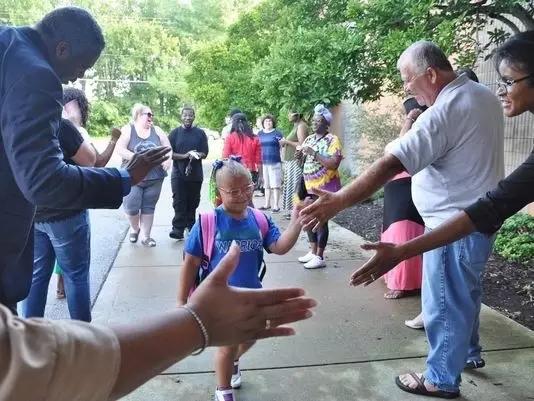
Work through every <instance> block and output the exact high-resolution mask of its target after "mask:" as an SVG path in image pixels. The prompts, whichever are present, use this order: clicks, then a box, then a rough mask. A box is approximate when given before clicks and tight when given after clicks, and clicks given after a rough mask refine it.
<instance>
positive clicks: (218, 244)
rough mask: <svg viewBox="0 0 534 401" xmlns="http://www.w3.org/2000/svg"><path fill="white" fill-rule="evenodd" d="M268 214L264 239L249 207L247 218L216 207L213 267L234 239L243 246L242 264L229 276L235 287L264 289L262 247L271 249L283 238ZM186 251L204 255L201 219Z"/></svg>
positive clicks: (195, 254) (188, 239)
mask: <svg viewBox="0 0 534 401" xmlns="http://www.w3.org/2000/svg"><path fill="white" fill-rule="evenodd" d="M266 217H267V222H268V224H269V229H268V230H267V234H266V235H265V238H263V241H262V238H261V233H260V228H259V225H258V223H256V219H255V217H254V213H253V212H252V210H250V209H248V215H247V217H246V218H244V219H241V220H238V219H235V218H233V217H231V216H229V215H227V214H226V212H225V211H224V209H223V208H222V206H220V207H218V208H216V209H215V220H216V225H217V229H216V233H215V241H214V243H213V251H212V254H211V261H210V270H212V269H213V268H215V267H216V266H217V265H218V264H219V262H220V260H221V259H222V258H223V257H224V255H226V254H227V253H228V249H230V245H231V244H232V241H234V240H235V241H236V242H237V243H238V244H239V246H240V247H241V255H240V258H239V264H238V266H237V268H236V269H235V271H234V273H233V274H232V275H231V276H230V279H229V280H228V284H229V285H232V286H234V287H244V288H261V282H260V279H259V277H258V272H259V268H260V267H261V263H262V261H263V249H264V248H265V250H267V252H269V247H270V246H271V245H272V244H273V243H274V242H276V241H277V240H278V238H280V235H281V234H280V230H279V229H278V227H276V225H275V224H274V223H273V221H272V220H271V218H270V217H268V216H266ZM185 252H187V253H188V254H190V255H193V256H196V257H198V258H202V257H203V255H204V252H203V249H202V233H201V230H200V223H199V220H197V222H196V223H195V225H194V226H193V228H192V229H191V232H190V233H189V236H188V237H187V241H186V244H185Z"/></svg>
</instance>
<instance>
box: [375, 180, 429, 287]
mask: <svg viewBox="0 0 534 401" xmlns="http://www.w3.org/2000/svg"><path fill="white" fill-rule="evenodd" d="M411 182H412V179H411V177H410V175H409V174H407V173H401V174H398V175H396V176H395V177H393V179H392V180H391V181H390V182H388V183H387V184H386V186H385V187H384V217H383V224H382V235H381V236H380V240H381V241H382V242H392V243H394V244H399V243H403V242H406V241H409V240H411V239H412V238H415V237H418V236H419V235H422V234H423V233H424V230H425V227H424V223H423V220H422V219H421V216H419V213H418V212H417V209H416V208H415V206H414V204H413V201H412V195H411ZM422 264H423V257H422V256H421V255H419V256H414V257H413V258H410V259H408V260H405V261H403V262H401V263H399V264H398V265H397V266H396V267H395V268H394V269H392V270H390V271H389V272H388V273H386V274H385V275H384V280H385V282H386V285H387V287H388V288H389V289H390V290H403V291H410V290H417V289H419V288H421V281H422V277H423V266H422Z"/></svg>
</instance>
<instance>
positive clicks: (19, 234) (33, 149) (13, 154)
mask: <svg viewBox="0 0 534 401" xmlns="http://www.w3.org/2000/svg"><path fill="white" fill-rule="evenodd" d="M61 103H62V87H61V82H60V80H59V78H58V76H57V75H56V73H55V72H54V70H53V69H52V67H51V66H50V64H49V63H48V61H47V58H46V50H45V47H44V44H43V43H42V41H41V39H40V37H39V35H38V34H37V32H36V31H35V30H33V29H31V28H9V27H0V303H4V304H8V305H9V304H11V305H13V304H14V303H15V302H18V301H21V300H23V299H24V298H25V297H26V296H27V294H28V291H29V288H30V285H31V277H32V270H33V217H34V213H35V206H34V205H39V206H46V207H56V208H63V209H69V208H73V209H84V208H117V207H119V206H120V204H121V202H122V196H123V180H124V178H123V177H122V176H121V174H120V172H119V171H118V170H117V169H96V168H94V169H93V168H80V167H76V166H69V165H67V164H65V163H64V161H63V155H62V153H61V150H60V148H59V144H58V140H57V135H56V134H57V130H58V128H59V123H60V120H61V107H62V104H61Z"/></svg>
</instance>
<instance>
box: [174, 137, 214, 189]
mask: <svg viewBox="0 0 534 401" xmlns="http://www.w3.org/2000/svg"><path fill="white" fill-rule="evenodd" d="M169 142H170V143H171V147H172V151H173V152H174V153H182V154H185V153H187V152H189V151H191V150H196V151H198V152H201V153H204V154H206V155H207V154H208V150H209V149H208V137H207V136H206V133H205V132H204V130H202V129H200V128H198V127H191V128H188V129H186V128H184V127H178V128H175V129H173V130H172V131H171V133H170V134H169ZM188 164H189V159H185V160H174V161H173V171H172V174H173V176H174V177H180V178H181V179H183V180H184V181H190V182H201V181H202V180H203V179H204V174H203V171H202V160H196V159H193V160H192V161H191V173H190V174H189V175H187V176H186V175H185V170H186V168H187V165H188Z"/></svg>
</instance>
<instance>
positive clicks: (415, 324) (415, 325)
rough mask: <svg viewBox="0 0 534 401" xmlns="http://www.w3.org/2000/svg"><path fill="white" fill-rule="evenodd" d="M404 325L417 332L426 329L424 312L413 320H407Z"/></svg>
mask: <svg viewBox="0 0 534 401" xmlns="http://www.w3.org/2000/svg"><path fill="white" fill-rule="evenodd" d="M404 324H405V325H406V326H408V327H409V328H411V329H416V330H420V329H424V328H425V323H424V322H423V312H421V313H420V314H418V315H417V316H416V317H414V318H413V319H412V320H405V321H404Z"/></svg>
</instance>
